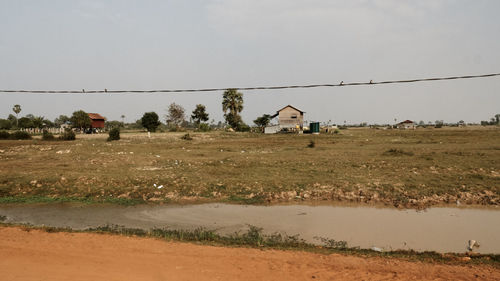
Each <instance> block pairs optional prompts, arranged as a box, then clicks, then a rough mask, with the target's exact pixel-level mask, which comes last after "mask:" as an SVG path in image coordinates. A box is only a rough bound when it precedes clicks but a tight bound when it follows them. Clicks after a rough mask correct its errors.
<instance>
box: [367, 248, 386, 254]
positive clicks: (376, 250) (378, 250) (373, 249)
mask: <svg viewBox="0 0 500 281" xmlns="http://www.w3.org/2000/svg"><path fill="white" fill-rule="evenodd" d="M370 249H371V250H372V251H375V252H380V253H381V252H383V250H382V249H380V248H379V247H371V248H370Z"/></svg>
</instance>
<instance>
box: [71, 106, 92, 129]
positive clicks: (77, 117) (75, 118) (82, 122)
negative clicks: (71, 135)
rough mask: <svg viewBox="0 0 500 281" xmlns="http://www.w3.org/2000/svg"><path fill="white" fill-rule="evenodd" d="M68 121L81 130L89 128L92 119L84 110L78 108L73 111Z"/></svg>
mask: <svg viewBox="0 0 500 281" xmlns="http://www.w3.org/2000/svg"><path fill="white" fill-rule="evenodd" d="M70 123H71V126H73V128H80V129H82V130H83V129H85V128H90V126H91V125H92V120H91V119H90V117H89V115H88V114H87V113H86V112H85V111H83V110H78V111H75V112H73V115H71V118H70Z"/></svg>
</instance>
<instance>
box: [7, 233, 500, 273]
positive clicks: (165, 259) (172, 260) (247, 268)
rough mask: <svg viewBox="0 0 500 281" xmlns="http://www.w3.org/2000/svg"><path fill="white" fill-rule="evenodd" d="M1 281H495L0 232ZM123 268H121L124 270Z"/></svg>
mask: <svg viewBox="0 0 500 281" xmlns="http://www.w3.org/2000/svg"><path fill="white" fill-rule="evenodd" d="M0 255H1V256H5V257H7V256H8V257H9V258H8V259H1V260H0V276H2V279H5V280H13V281H14V280H166V279H168V280H313V279H314V280H368V279H369V280H388V279H391V280H409V279H411V280H472V279H476V280H498V279H499V278H500V271H499V270H498V268H496V267H493V266H488V265H477V264H476V265H471V264H467V262H465V264H460V265H451V264H440V263H438V264H431V263H425V262H424V263H422V262H410V261H405V260H400V259H396V258H381V257H362V256H345V255H341V254H329V255H325V254H317V253H310V252H302V251H281V250H268V249H267V250H261V249H249V248H227V247H214V246H206V245H194V244H189V243H180V242H165V241H161V240H156V239H151V238H149V239H148V238H139V237H129V236H117V235H106V234H92V233H64V232H62V233H61V232H59V233H48V232H44V231H41V230H33V229H29V228H28V229H22V228H13V227H0ZM125 265H126V266H125Z"/></svg>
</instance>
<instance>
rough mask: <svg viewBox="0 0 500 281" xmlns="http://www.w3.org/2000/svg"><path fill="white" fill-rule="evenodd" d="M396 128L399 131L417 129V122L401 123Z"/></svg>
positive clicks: (406, 121) (407, 121)
mask: <svg viewBox="0 0 500 281" xmlns="http://www.w3.org/2000/svg"><path fill="white" fill-rule="evenodd" d="M396 127H397V128H398V129H415V128H416V127H417V126H416V124H415V122H413V121H411V120H405V121H403V122H399V123H398V124H396Z"/></svg>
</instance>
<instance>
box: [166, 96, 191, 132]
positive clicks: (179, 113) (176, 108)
mask: <svg viewBox="0 0 500 281" xmlns="http://www.w3.org/2000/svg"><path fill="white" fill-rule="evenodd" d="M185 119H186V117H185V115H184V108H183V107H182V106H180V105H178V104H176V103H175V102H173V103H171V104H170V105H169V107H168V114H167V116H166V121H167V123H168V124H171V125H175V126H176V127H180V126H181V125H182V123H183V122H184V121H185Z"/></svg>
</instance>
